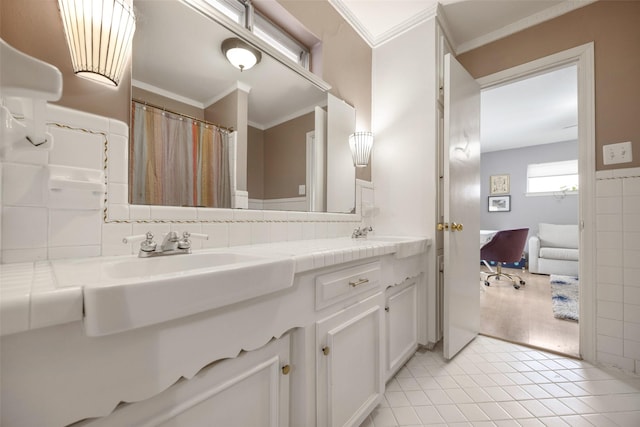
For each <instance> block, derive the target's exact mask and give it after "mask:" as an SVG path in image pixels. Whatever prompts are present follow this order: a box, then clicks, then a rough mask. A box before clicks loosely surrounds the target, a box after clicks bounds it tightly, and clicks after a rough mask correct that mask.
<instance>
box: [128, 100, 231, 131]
mask: <svg viewBox="0 0 640 427" xmlns="http://www.w3.org/2000/svg"><path fill="white" fill-rule="evenodd" d="M131 101H132V102H136V103H138V104H142V105H145V106H147V107H151V108H155V109H157V110H162V111H166V112H167V113H171V114H175V115H176V116H181V117H185V118H187V119H191V120H195V121H197V122H200V123H204V124H205V125H210V126H215V127H217V128H218V129H220V130H223V131H226V132H233V128H232V127H226V126H222V125H219V124H217V123H212V122H208V121H206V120H202V119H199V118H197V117H193V116H189V115H187V114H183V113H178V112H177V111H172V110H169V109H167V108H165V107H162V106H160V105H155V104H152V103H150V102H147V101H143V100H142V99H136V98H133V99H131Z"/></svg>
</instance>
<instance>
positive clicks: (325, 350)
mask: <svg viewBox="0 0 640 427" xmlns="http://www.w3.org/2000/svg"><path fill="white" fill-rule="evenodd" d="M330 351H331V350H329V347H322V354H324V355H325V356H328V355H329V352H330Z"/></svg>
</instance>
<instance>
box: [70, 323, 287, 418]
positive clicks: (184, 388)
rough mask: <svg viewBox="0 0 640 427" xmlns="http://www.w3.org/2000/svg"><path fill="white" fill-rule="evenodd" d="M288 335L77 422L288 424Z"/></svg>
mask: <svg viewBox="0 0 640 427" xmlns="http://www.w3.org/2000/svg"><path fill="white" fill-rule="evenodd" d="M289 341H290V340H289V336H288V335H286V336H284V337H282V338H280V339H278V340H274V341H272V342H271V343H269V344H267V345H266V346H265V347H263V348H261V349H258V350H255V351H251V352H247V353H243V354H241V355H240V356H238V357H236V358H234V359H226V360H223V361H221V362H216V363H214V364H212V365H210V366H209V367H207V368H204V369H203V370H201V371H200V372H199V373H197V374H196V375H195V376H194V377H193V378H191V379H188V380H185V379H181V380H180V381H178V382H177V383H175V384H174V385H172V386H171V387H169V388H168V389H167V390H165V391H163V392H162V393H160V394H158V395H156V396H154V397H152V398H150V399H147V400H144V401H141V402H136V403H132V404H129V405H126V406H122V407H120V408H119V409H117V410H115V411H114V412H113V413H112V414H111V415H109V416H107V417H104V418H100V419H97V420H92V421H88V422H84V423H81V424H78V426H83V427H87V426H91V427H98V426H100V427H102V426H104V427H107V426H108V427H124V426H127V427H130V426H136V427H160V426H162V427H210V426H224V427H248V426H251V427H262V426H264V427H285V426H288V425H289V377H290V375H287V374H288V373H289V369H283V367H284V366H287V367H288V365H287V364H288V363H289V353H290V343H289ZM285 372H286V373H287V374H285Z"/></svg>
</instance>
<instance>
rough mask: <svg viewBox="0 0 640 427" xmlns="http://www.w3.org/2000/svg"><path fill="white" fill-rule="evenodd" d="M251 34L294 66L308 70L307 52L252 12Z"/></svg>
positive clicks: (256, 13)
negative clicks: (290, 61) (267, 44)
mask: <svg viewBox="0 0 640 427" xmlns="http://www.w3.org/2000/svg"><path fill="white" fill-rule="evenodd" d="M253 34H255V35H256V36H258V37H260V38H261V39H262V40H264V41H265V42H267V43H269V44H270V45H271V46H273V47H274V48H275V49H276V50H277V51H278V52H280V53H282V54H283V55H284V56H286V57H287V58H289V59H290V60H292V61H293V62H295V63H296V64H298V65H300V66H302V67H304V68H306V69H307V70H308V69H309V50H308V49H307V48H306V47H304V46H302V45H301V44H300V43H298V42H297V41H296V40H295V39H293V38H292V37H291V36H289V35H288V34H287V33H285V32H284V31H282V30H281V29H280V28H279V27H278V26H277V25H276V24H274V23H273V22H271V21H270V20H268V19H267V18H266V17H264V16H262V15H261V14H260V13H258V12H254V21H253Z"/></svg>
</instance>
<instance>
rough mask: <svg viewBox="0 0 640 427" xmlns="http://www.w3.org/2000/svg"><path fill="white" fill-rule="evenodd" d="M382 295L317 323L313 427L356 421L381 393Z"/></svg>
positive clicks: (358, 421)
mask: <svg viewBox="0 0 640 427" xmlns="http://www.w3.org/2000/svg"><path fill="white" fill-rule="evenodd" d="M382 302H383V295H382V293H377V294H375V295H373V296H371V297H369V298H367V299H365V300H364V301H361V302H359V303H356V304H354V305H352V306H350V307H347V308H345V309H343V310H340V311H339V312H337V313H335V314H333V315H331V316H330V317H328V318H326V319H322V320H320V321H319V322H318V323H317V324H316V332H317V346H316V349H317V353H316V354H317V356H316V360H317V375H316V387H317V426H318V427H325V426H326V427H329V426H331V427H338V426H340V427H342V426H356V427H357V426H359V425H360V423H361V422H362V421H363V420H364V418H366V416H367V415H368V414H369V413H370V412H371V410H372V409H373V408H374V407H375V406H376V405H377V404H378V403H379V401H380V399H381V397H382V394H383V393H384V381H383V378H382V348H383V345H382V343H383V339H382V337H383V330H382V329H383V322H382V319H383V313H384V311H383V305H382Z"/></svg>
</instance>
